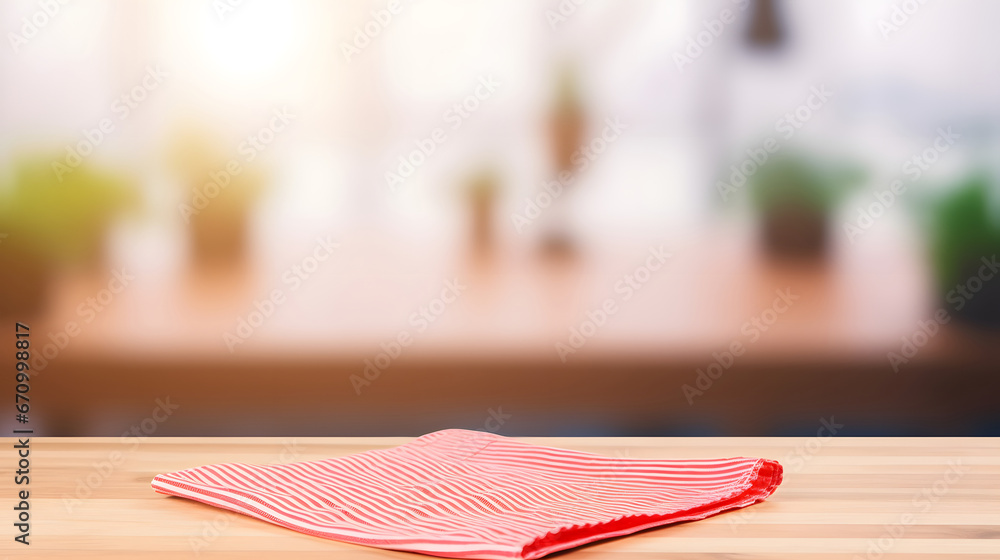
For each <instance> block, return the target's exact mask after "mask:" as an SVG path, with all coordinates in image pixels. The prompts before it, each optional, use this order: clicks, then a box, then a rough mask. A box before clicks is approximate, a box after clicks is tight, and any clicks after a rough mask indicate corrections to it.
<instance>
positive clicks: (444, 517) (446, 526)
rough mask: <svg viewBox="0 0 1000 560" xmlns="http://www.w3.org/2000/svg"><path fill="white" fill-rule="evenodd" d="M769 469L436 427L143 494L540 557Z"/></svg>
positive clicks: (319, 531) (478, 554)
mask: <svg viewBox="0 0 1000 560" xmlns="http://www.w3.org/2000/svg"><path fill="white" fill-rule="evenodd" d="M781 475H782V468H781V465H780V464H779V463H778V462H776V461H770V460H767V459H758V458H747V457H737V458H731V459H704V460H701V459H629V458H613V457H603V456H600V455H594V454H591V453H581V452H579V451H569V450H565V449H555V448H551V447H543V446H539V445H531V444H528V443H523V442H520V441H517V440H514V439H509V438H505V437H501V436H497V435H494V434H489V433H484V432H473V431H467V430H443V431H440V432H434V433H431V434H427V435H425V436H423V437H420V438H417V439H416V440H414V441H412V442H410V443H407V444H405V445H401V446H399V447H394V448H391V449H382V450H376V451H366V452H364V453H358V454H357V455H350V456H347V457H338V458H334V459H326V460H323V461H308V462H302V463H291V464H287V465H268V466H261V465H246V464H241V463H230V464H219V465H206V466H203V467H197V468H193V469H186V470H182V471H177V472H173V473H168V474H161V475H157V476H156V477H155V478H154V479H153V482H152V486H153V489H154V490H156V491H157V492H160V493H162V494H170V495H173V496H180V497H183V498H190V499H192V500H198V501H200V502H204V503H206V504H210V505H213V506H217V507H221V508H225V509H229V510H232V511H236V512H239V513H242V514H245V515H249V516H251V517H256V518H258V519H262V520H264V521H270V522H271V523H275V524H277V525H281V526H283V527H287V528H289V529H294V530H296V531H300V532H302V533H307V534H310V535H315V536H318V537H323V538H327V539H335V540H339V541H345V542H350V543H356V544H363V545H368V546H374V547H379V548H389V549H394V550H407V551H411V552H421V553H424V554H430V555H434V556H445V557H452V558H486V559H510V558H515V559H525V560H527V559H531V558H541V557H542V556H545V555H547V554H551V553H553V552H556V551H558V550H565V549H567V548H573V547H576V546H580V545H582V544H586V543H589V542H593V541H596V540H600V539H607V538H610V537H617V536H621V535H627V534H630V533H634V532H636V531H641V530H643V529H648V528H650V527H656V526H659V525H666V524H669V523H676V522H678V521H691V520H696V519H703V518H705V517H708V516H710V515H714V514H716V513H719V512H722V511H725V510H729V509H733V508H739V507H744V506H748V505H751V504H753V503H755V502H758V501H761V500H763V499H765V498H767V497H768V496H770V495H771V493H773V492H774V490H775V488H777V486H778V485H779V484H780V483H781Z"/></svg>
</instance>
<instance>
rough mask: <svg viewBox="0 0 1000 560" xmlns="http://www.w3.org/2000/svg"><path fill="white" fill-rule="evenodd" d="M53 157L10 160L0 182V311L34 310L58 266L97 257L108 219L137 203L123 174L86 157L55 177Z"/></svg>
mask: <svg viewBox="0 0 1000 560" xmlns="http://www.w3.org/2000/svg"><path fill="white" fill-rule="evenodd" d="M56 160H57V159H56ZM56 160H54V159H52V158H46V157H41V156H32V157H25V158H22V159H19V160H16V161H15V162H14V164H13V165H12V169H11V170H10V173H8V174H7V177H8V178H9V180H8V182H7V183H6V184H3V185H0V234H2V236H0V314H12V313H36V312H39V311H41V310H42V309H43V308H44V305H45V302H46V299H47V294H48V292H49V286H50V284H51V281H52V277H53V275H54V274H55V273H56V272H58V271H59V270H61V269H66V268H80V267H90V268H93V267H96V266H99V265H100V264H102V263H103V262H104V260H105V256H104V250H105V239H106V237H107V233H108V230H109V228H110V227H111V225H112V223H113V221H114V219H115V218H117V217H118V216H119V215H120V214H121V213H122V212H123V211H124V210H126V209H128V208H129V207H131V206H134V205H135V204H136V203H137V202H138V195H137V192H136V190H135V188H134V180H133V179H132V178H130V177H129V176H127V175H126V174H124V173H121V172H118V171H113V170H109V169H102V168H98V167H96V166H94V165H91V164H89V163H86V162H84V163H83V164H81V165H80V166H78V167H76V168H74V169H72V170H71V171H69V172H66V173H63V174H62V175H61V177H57V176H56V175H55V173H54V171H53V169H52V167H51V163H52V161H56Z"/></svg>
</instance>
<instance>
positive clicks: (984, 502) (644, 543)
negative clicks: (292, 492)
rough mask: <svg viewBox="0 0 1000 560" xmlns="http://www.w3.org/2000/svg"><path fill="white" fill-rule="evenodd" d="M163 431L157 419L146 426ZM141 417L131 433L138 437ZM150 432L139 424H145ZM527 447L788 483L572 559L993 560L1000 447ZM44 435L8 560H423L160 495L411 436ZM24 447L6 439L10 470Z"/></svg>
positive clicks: (684, 442) (963, 442)
mask: <svg viewBox="0 0 1000 560" xmlns="http://www.w3.org/2000/svg"><path fill="white" fill-rule="evenodd" d="M148 420H150V422H156V421H157V420H156V419H155V418H151V419H148ZM143 422H145V421H142V422H138V423H137V425H138V426H140V427H141V426H143V425H144V423H143ZM147 424H148V423H147ZM836 431H837V426H836V424H835V423H834V424H830V421H829V420H818V421H817V436H816V437H812V438H523V439H524V440H525V441H530V442H533V443H538V444H543V445H550V446H555V447H563V448H570V449H577V450H581V451H588V452H593V453H599V454H603V455H609V456H621V457H628V458H654V457H658V458H698V457H723V456H740V455H743V456H761V457H766V458H771V459H777V460H779V461H780V462H781V463H782V464H783V465H784V468H785V479H784V482H783V483H782V485H781V486H780V487H779V488H778V490H777V491H776V492H775V494H774V495H773V496H772V497H771V498H770V499H768V500H767V501H765V502H762V503H759V504H756V505H754V506H751V507H749V508H745V509H743V510H737V511H733V512H728V513H724V514H721V515H718V516H715V517H711V518H709V519H706V520H703V521H697V522H693V523H686V524H680V525H674V526H667V527H664V528H659V529H654V530H650V531H645V532H642V533H639V534H636V535H633V536H630V537H625V538H619V539H615V540H611V541H605V542H599V543H596V544H593V545H590V546H586V547H583V548H579V549H575V550H572V551H569V552H566V553H563V554H560V555H557V556H558V557H559V558H565V559H566V560H569V559H577V558H580V559H588V560H596V559H604V558H626V559H628V558H632V559H653V558H656V559H668V560H669V559H680V558H684V559H707V558H740V559H741V560H756V559H765V558H767V559H779V560H793V559H795V560H808V559H823V560H835V559H852V560H853V559H857V558H865V559H872V560H875V559H883V560H891V559H907V560H917V559H921V560H931V559H935V560H944V559H950V558H954V559H962V560H973V559H984V560H985V559H987V558H989V559H995V558H1000V440H998V439H986V438H982V439H976V438H847V437H838V436H836V435H835V434H834V435H832V432H836ZM137 434H138V435H137V436H131V435H130V436H128V437H127V438H37V439H32V440H31V441H30V455H29V457H30V472H31V474H30V479H31V480H30V485H29V486H27V487H26V486H23V485H21V486H15V485H14V477H12V476H4V477H3V478H2V482H0V495H2V497H3V501H4V507H3V510H4V511H5V512H6V513H5V514H4V517H5V519H6V520H5V521H4V525H5V526H6V527H7V529H6V530H5V533H6V535H7V536H6V537H5V538H4V544H3V545H2V547H0V549H2V554H3V555H4V556H5V557H6V555H8V554H15V555H17V556H18V557H23V555H24V554H25V553H28V556H27V557H30V558H70V557H72V558H138V557H142V558H196V557H197V558H209V559H212V558H343V559H354V558H358V559H362V558H363V559H376V558H400V559H402V558H413V559H418V558H428V557H424V556H420V555H415V554H410V553H402V552H393V551H386V550H379V549H373V548H366V547H361V546H356V545H350V544H345V543H339V542H335V541H329V540H324V539H320V538H316V537H312V536H307V535H304V534H300V533H296V532H294V531H290V530H287V529H284V528H281V527H277V526H274V525H270V524H268V523H265V522H262V521H259V520H256V519H252V518H249V517H244V516H241V515H238V514H235V513H231V512H227V511H224V510H220V509H216V508H213V507H209V506H207V505H204V504H201V503H197V502H193V501H190V500H184V499H179V498H174V497H168V496H164V495H161V494H157V493H155V492H154V491H153V490H152V489H151V488H150V485H149V483H150V480H151V479H152V478H153V476H154V475H155V474H158V473H164V472H169V471H175V470H180V469H184V468H189V467H194V466H198V465H203V464H208V463H220V462H246V463H261V464H265V463H287V462H295V461H306V460H316V459H321V458H328V457H334V456H342V455H348V454H352V453H357V452H360V451H364V450H369V449H380V448H385V447H391V446H395V445H399V444H401V443H404V442H406V441H409V438H376V437H373V438H323V437H310V438H173V437H162V438H155V437H145V436H143V435H142V429H141V428H140V430H139V431H138V432H137ZM16 443H17V440H14V439H10V438H6V439H5V440H4V445H3V448H4V449H6V450H7V452H6V453H7V459H5V460H4V461H5V462H6V464H8V465H13V464H14V463H15V461H16V459H17V457H16V451H15V450H14V449H13V448H12V446H13V445H15V444H16ZM25 488H27V489H28V490H29V492H30V500H29V502H30V506H29V507H30V509H29V511H30V536H29V540H30V542H31V544H30V545H29V546H24V545H22V544H19V543H16V542H13V540H12V539H13V537H14V536H15V535H16V534H17V529H15V528H13V527H12V526H11V523H12V522H13V521H14V513H13V511H12V509H11V508H12V504H13V502H14V498H15V497H16V495H17V492H18V491H19V490H23V489H25Z"/></svg>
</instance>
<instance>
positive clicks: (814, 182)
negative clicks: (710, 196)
mask: <svg viewBox="0 0 1000 560" xmlns="http://www.w3.org/2000/svg"><path fill="white" fill-rule="evenodd" d="M861 179H862V173H861V172H860V171H859V170H858V169H857V168H854V167H851V166H846V165H836V166H834V165H830V164H822V163H819V162H816V161H813V160H812V159H810V158H808V157H807V156H803V155H799V154H785V155H781V154H779V155H776V156H774V157H773V159H772V160H771V161H769V162H767V163H765V164H764V165H762V166H761V167H760V168H759V169H758V170H757V172H756V173H755V174H754V175H753V176H752V177H751V178H750V179H749V185H750V187H749V188H750V196H751V200H752V203H753V205H754V207H755V209H756V210H757V212H758V213H759V216H760V230H759V231H760V236H761V244H762V247H763V249H764V252H765V254H767V255H768V256H771V257H774V258H777V259H781V260H796V261H802V260H806V261H814V260H822V259H824V258H825V257H826V255H827V253H828V250H829V240H830V236H829V232H830V217H831V215H832V214H833V212H834V211H835V209H836V207H837V205H838V204H839V203H840V202H841V201H842V200H843V198H844V196H845V195H846V193H847V192H849V189H850V188H851V187H853V186H855V185H856V184H858V183H859V182H860V181H861Z"/></svg>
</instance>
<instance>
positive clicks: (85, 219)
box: [0, 0, 1000, 436]
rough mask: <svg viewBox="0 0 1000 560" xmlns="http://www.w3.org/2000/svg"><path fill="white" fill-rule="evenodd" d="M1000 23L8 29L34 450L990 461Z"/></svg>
mask: <svg viewBox="0 0 1000 560" xmlns="http://www.w3.org/2000/svg"><path fill="white" fill-rule="evenodd" d="M997 21H1000V4H998V3H996V2H993V1H991V0H952V1H949V2H926V3H922V2H916V1H915V0H905V1H904V0H895V1H872V0H839V1H836V2H833V1H819V0H785V1H781V0H770V1H768V0H712V1H704V0H699V1H695V0H673V1H670V0H626V1H617V0H615V1H612V0H586V1H580V0H576V1H574V0H541V1H536V0H464V1H461V2H459V1H446V0H412V1H411V0H386V1H382V0H376V1H372V2H360V1H359V2H321V1H312V0H292V1H281V2H279V1H276V0H274V1H265V0H244V1H242V2H241V1H238V0H170V1H167V0H159V1H141V0H137V1H124V0H120V1H111V0H105V1H101V0H94V1H89V2H70V3H67V4H65V5H63V4H62V3H61V2H59V1H58V0H41V1H27V0H26V1H11V2H3V3H2V4H0V30H2V31H3V35H4V38H5V41H4V42H5V43H6V44H5V45H3V46H2V48H0V316H2V317H3V320H4V322H5V324H6V326H4V327H3V329H9V330H8V331H7V332H8V333H9V334H8V335H5V340H7V341H9V343H8V344H7V345H6V346H5V348H7V350H5V351H4V352H3V353H2V354H3V357H2V358H0V360H3V363H5V364H8V365H7V366H5V367H7V368H13V366H14V352H15V350H14V344H13V341H14V334H13V333H14V324H15V322H21V323H23V324H26V325H29V326H30V329H31V331H30V332H31V337H30V340H31V358H30V360H29V363H30V366H31V371H32V380H31V383H32V388H31V399H32V401H31V403H32V409H31V411H32V412H31V427H32V428H34V429H35V433H36V435H103V436H118V435H121V434H122V433H124V432H126V431H128V430H133V433H141V434H143V435H146V436H153V435H156V436H159V435H303V436H304V435H418V434H422V433H425V432H428V431H432V430H435V429H441V428H446V427H462V428H470V429H480V430H487V431H494V432H497V433H500V434H503V435H815V433H816V432H817V430H818V429H819V428H820V427H821V426H823V425H824V423H826V422H835V423H836V424H839V425H842V426H843V427H842V428H840V430H839V431H838V435H993V436H997V435H1000V402H998V401H1000V398H998V395H1000V360H998V352H997V348H998V347H1000V334H998V333H1000V329H998V327H1000V271H998V270H997V264H996V262H997V261H996V258H997V254H998V253H1000V183H998V181H1000V158H997V157H996V155H997V154H998V153H1000V128H998V126H1000V103H998V101H997V100H998V99H1000V73H998V68H997V59H996V53H997V52H1000V35H998V34H997V33H996V30H995V23H996V22H997ZM994 275H996V276H998V277H997V278H996V279H994ZM8 371H9V369H8ZM9 388H10V390H11V391H13V381H11V383H10V385H9ZM163 405H167V406H165V407H164V406H163ZM158 408H163V409H169V410H170V414H169V415H168V416H166V417H165V418H164V415H163V414H162V413H160V412H157V413H156V414H155V415H154V414H153V411H154V410H156V409H158ZM0 423H3V424H4V425H7V426H8V427H9V428H13V427H15V424H14V414H13V412H12V413H11V414H9V415H8V414H5V415H3V417H2V418H0ZM19 427H23V426H19ZM136 429H138V430H139V432H134V430H136Z"/></svg>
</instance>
